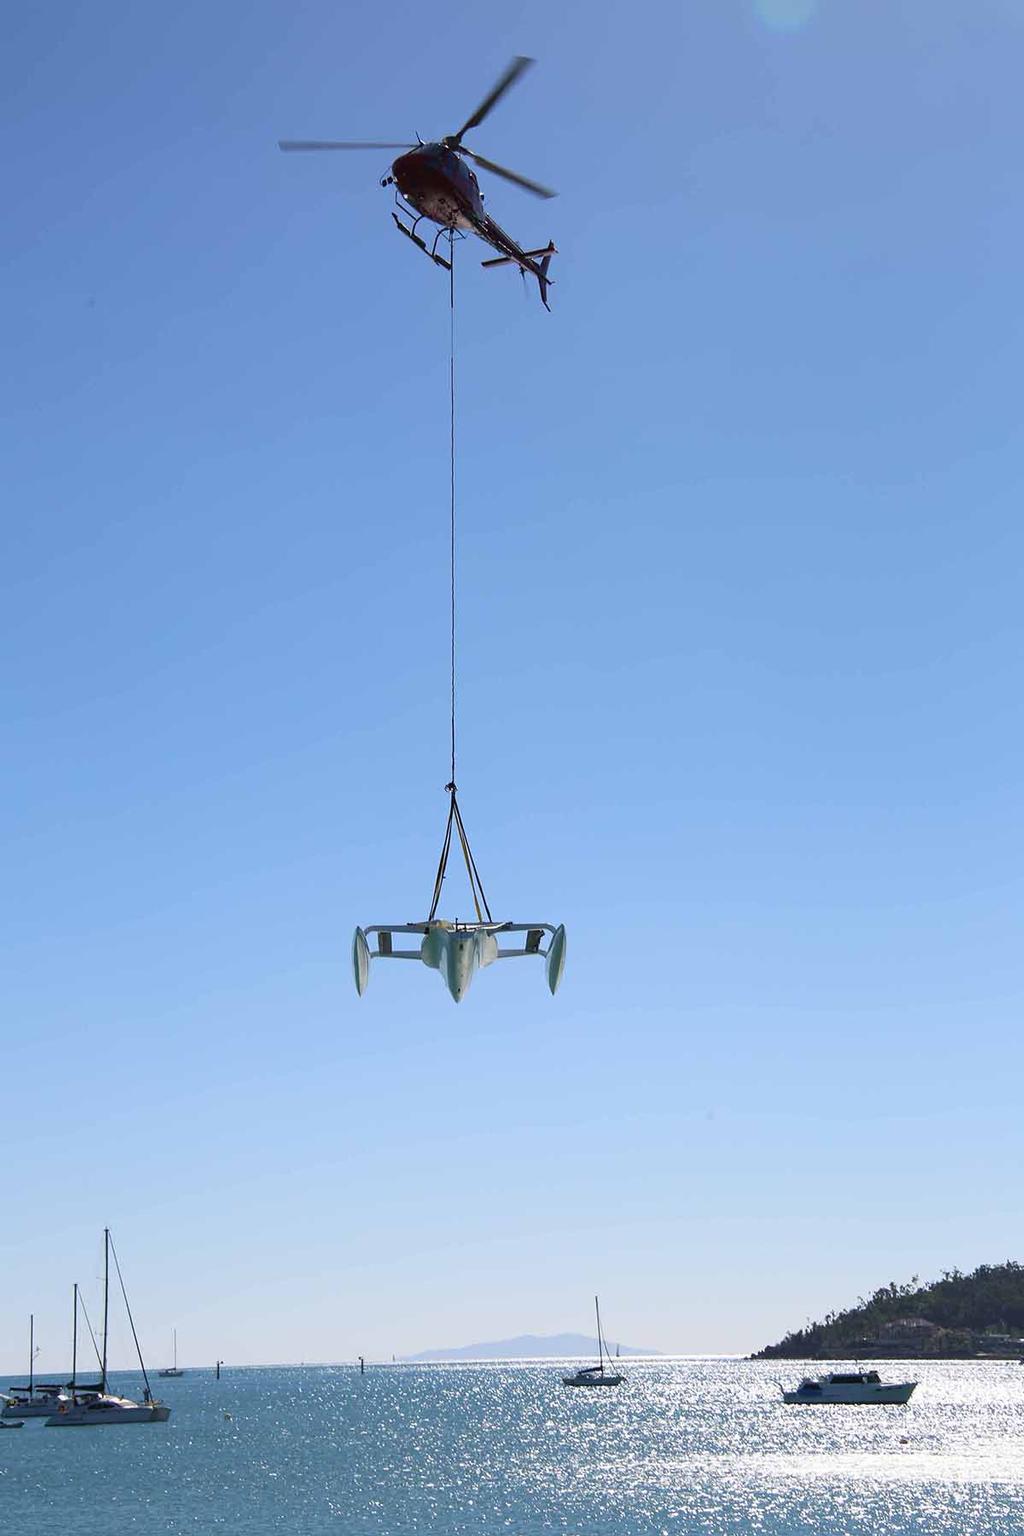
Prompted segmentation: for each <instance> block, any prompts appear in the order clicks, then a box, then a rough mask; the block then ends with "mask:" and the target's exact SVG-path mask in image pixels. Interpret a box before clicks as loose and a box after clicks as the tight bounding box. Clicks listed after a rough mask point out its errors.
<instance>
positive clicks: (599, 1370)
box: [562, 1296, 626, 1387]
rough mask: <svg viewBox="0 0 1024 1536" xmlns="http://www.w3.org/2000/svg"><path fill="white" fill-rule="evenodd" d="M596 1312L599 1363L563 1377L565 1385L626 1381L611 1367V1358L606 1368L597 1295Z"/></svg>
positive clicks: (593, 1384) (602, 1384)
mask: <svg viewBox="0 0 1024 1536" xmlns="http://www.w3.org/2000/svg"><path fill="white" fill-rule="evenodd" d="M594 1313H595V1315H596V1317H597V1364H596V1365H581V1366H580V1367H579V1369H578V1370H576V1371H574V1372H573V1373H572V1375H571V1376H563V1377H562V1385H563V1387H618V1386H621V1384H622V1383H623V1382H624V1381H625V1379H626V1378H625V1377H624V1376H620V1375H619V1373H618V1372H617V1371H613V1370H612V1369H611V1361H610V1359H609V1365H608V1369H607V1370H606V1369H605V1363H604V1357H605V1355H606V1353H607V1351H606V1349H605V1347H604V1337H603V1335H602V1333H601V1308H600V1305H599V1303H598V1300H597V1297H596V1296H595V1297H594Z"/></svg>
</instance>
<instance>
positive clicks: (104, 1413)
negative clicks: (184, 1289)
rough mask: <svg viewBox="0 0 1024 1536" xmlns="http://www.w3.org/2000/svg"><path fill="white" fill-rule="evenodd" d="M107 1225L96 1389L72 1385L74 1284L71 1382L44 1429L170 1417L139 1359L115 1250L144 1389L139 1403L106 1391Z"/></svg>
mask: <svg viewBox="0 0 1024 1536" xmlns="http://www.w3.org/2000/svg"><path fill="white" fill-rule="evenodd" d="M111 1246H112V1245H111V1240H110V1228H109V1227H104V1229H103V1353H102V1356H101V1357H100V1380H99V1386H98V1388H97V1389H93V1388H91V1387H90V1388H85V1389H79V1388H78V1387H77V1385H76V1380H77V1376H78V1286H77V1285H76V1286H75V1292H74V1321H73V1324H72V1331H71V1382H70V1393H71V1396H70V1401H69V1402H66V1403H61V1404H60V1406H59V1407H58V1410H57V1412H56V1413H54V1414H51V1416H50V1417H49V1418H48V1419H47V1421H46V1428H47V1429H75V1428H79V1427H81V1426H88V1425H97V1426H98V1425H101V1424H162V1423H163V1422H164V1421H165V1420H166V1419H169V1418H170V1416H171V1410H170V1409H169V1408H168V1407H167V1405H166V1403H161V1402H158V1401H157V1400H156V1398H154V1396H153V1394H152V1392H151V1391H150V1388H149V1377H148V1376H147V1375H146V1363H145V1361H144V1360H143V1358H142V1350H141V1349H140V1347H139V1336H138V1334H137V1333H136V1332H135V1320H134V1318H133V1317H132V1309H131V1307H130V1306H129V1304H128V1293H127V1291H126V1290H125V1288H124V1280H123V1278H122V1276H121V1266H120V1264H118V1262H117V1250H116V1249H115V1250H114V1266H115V1268H116V1269H117V1278H118V1280H119V1281H120V1285H121V1295H122V1296H123V1297H124V1305H125V1311H126V1312H127V1313H128V1321H129V1323H130V1324H131V1330H132V1338H133V1339H134V1340H135V1349H136V1351H137V1353H138V1356H139V1365H140V1366H141V1368H142V1379H143V1381H144V1382H145V1383H146V1390H145V1393H144V1395H143V1400H142V1402H141V1403H136V1402H133V1401H132V1399H131V1398H129V1397H115V1396H114V1394H113V1393H111V1392H108V1391H107V1321H108V1317H109V1312H110V1252H111Z"/></svg>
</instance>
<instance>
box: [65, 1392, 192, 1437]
mask: <svg viewBox="0 0 1024 1536" xmlns="http://www.w3.org/2000/svg"><path fill="white" fill-rule="evenodd" d="M170 1416H171V1410H170V1409H169V1408H168V1407H167V1405H166V1403H133V1402H131V1400H130V1399H129V1398H126V1397H101V1398H96V1399H94V1400H93V1401H92V1402H86V1403H74V1404H73V1405H72V1406H71V1407H70V1408H67V1409H66V1410H65V1411H64V1412H63V1413H54V1414H51V1416H50V1417H49V1418H48V1419H47V1421H46V1428H47V1429H88V1428H91V1427H95V1428H99V1427H100V1426H101V1425H104V1424H163V1423H165V1422H166V1420H167V1419H169V1418H170Z"/></svg>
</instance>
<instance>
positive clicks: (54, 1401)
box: [0, 1397, 59, 1419]
mask: <svg viewBox="0 0 1024 1536" xmlns="http://www.w3.org/2000/svg"><path fill="white" fill-rule="evenodd" d="M58 1405H59V1399H58V1398H56V1397H33V1398H26V1399H25V1400H24V1401H23V1402H17V1401H15V1402H13V1403H8V1404H7V1406H6V1408H5V1409H4V1411H3V1413H2V1414H0V1419H41V1418H46V1417H47V1416H48V1415H49V1414H51V1413H56V1412H57V1409H58Z"/></svg>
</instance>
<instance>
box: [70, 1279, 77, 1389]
mask: <svg viewBox="0 0 1024 1536" xmlns="http://www.w3.org/2000/svg"><path fill="white" fill-rule="evenodd" d="M71 1306H72V1313H71V1401H72V1402H74V1400H75V1384H76V1382H77V1380H78V1284H77V1282H76V1283H75V1289H74V1296H73V1300H72V1303H71Z"/></svg>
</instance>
